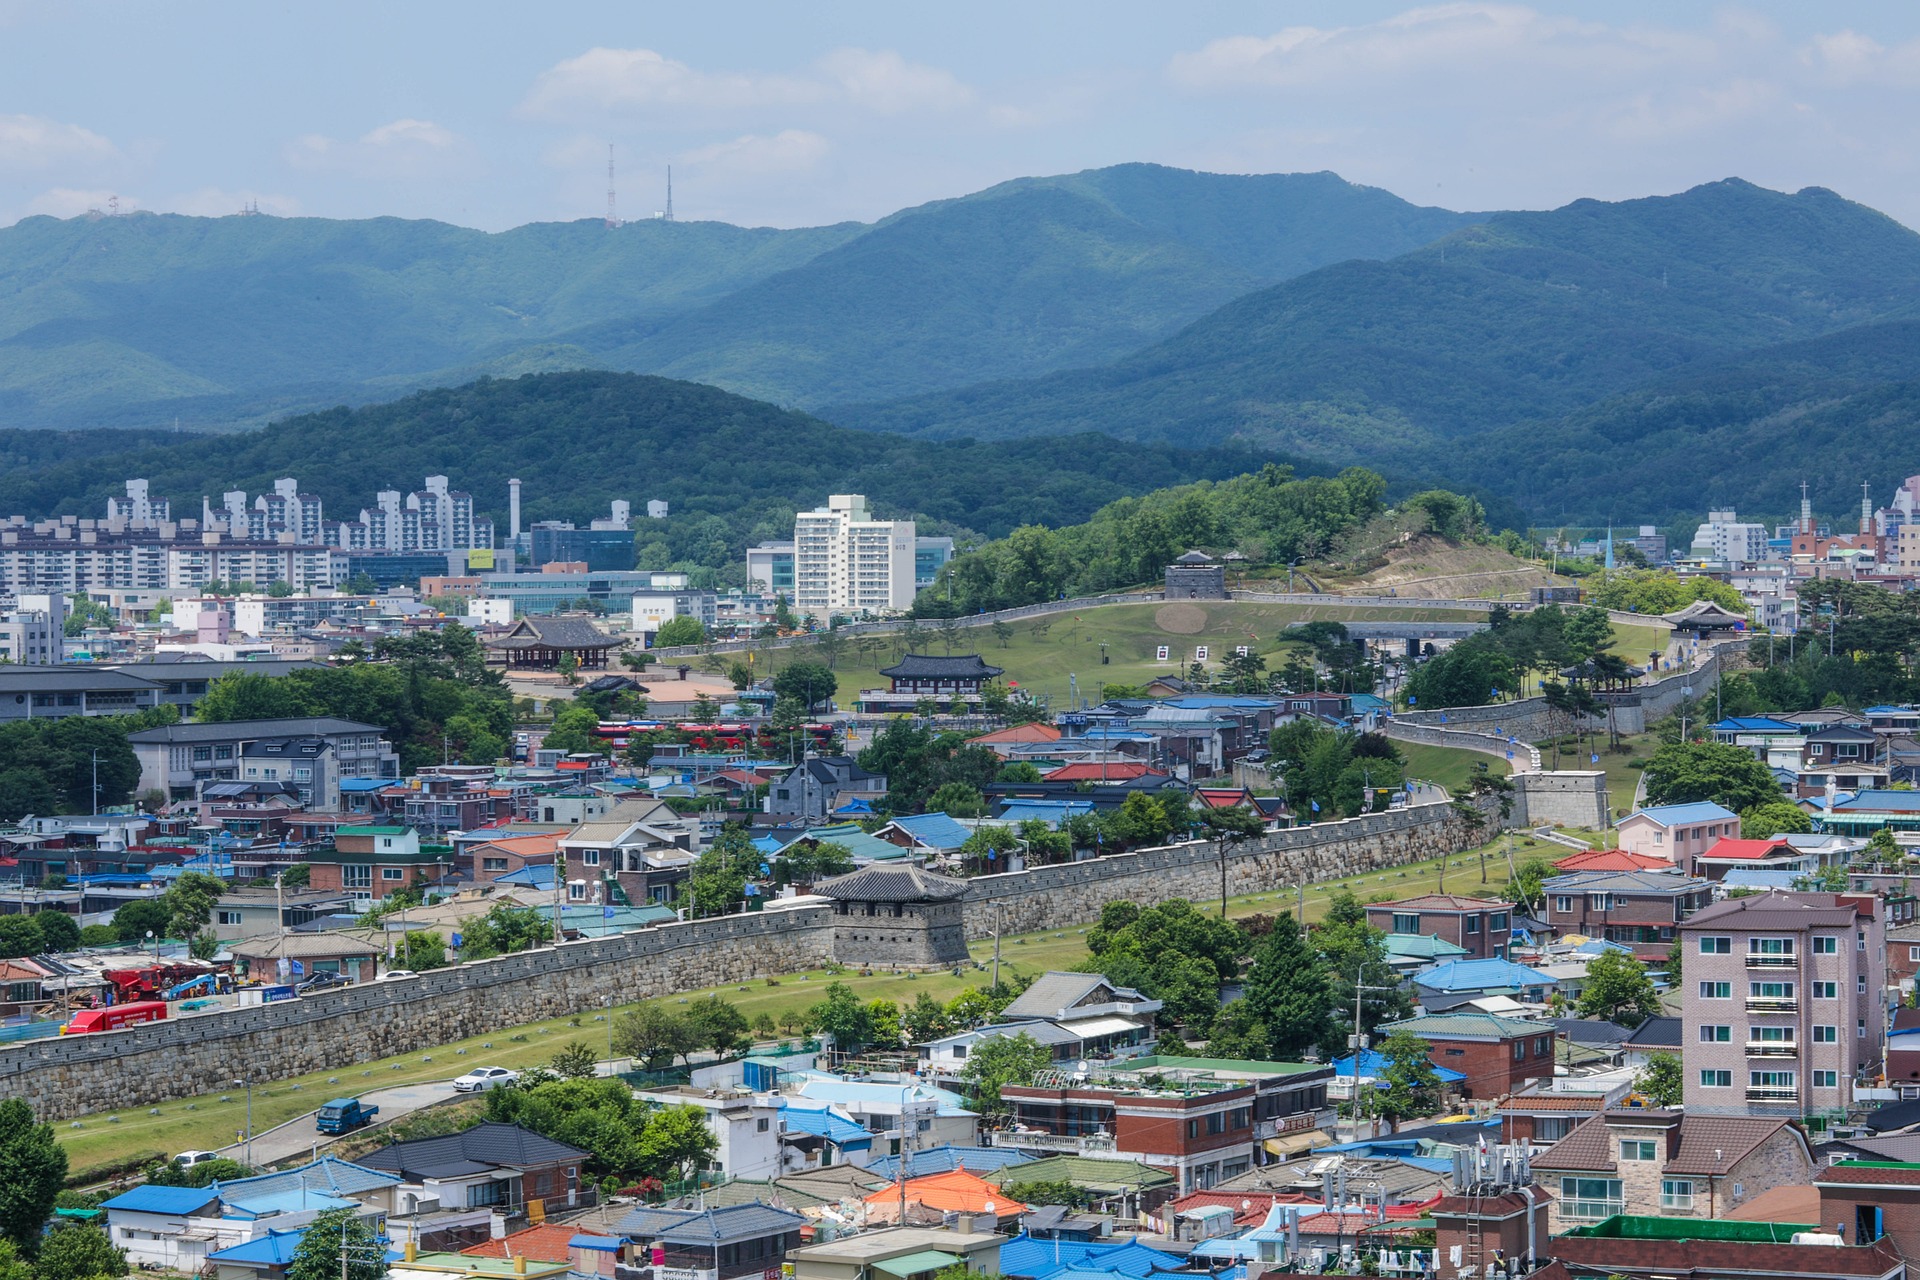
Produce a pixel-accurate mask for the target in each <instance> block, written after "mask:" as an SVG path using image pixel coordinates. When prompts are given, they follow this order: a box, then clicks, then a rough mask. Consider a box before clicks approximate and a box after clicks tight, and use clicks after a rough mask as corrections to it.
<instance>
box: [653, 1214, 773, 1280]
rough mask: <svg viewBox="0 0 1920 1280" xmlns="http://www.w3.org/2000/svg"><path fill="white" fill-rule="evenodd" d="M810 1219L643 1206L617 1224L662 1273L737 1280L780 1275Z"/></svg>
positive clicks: (700, 1279)
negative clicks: (771, 1274)
mask: <svg viewBox="0 0 1920 1280" xmlns="http://www.w3.org/2000/svg"><path fill="white" fill-rule="evenodd" d="M805 1226H807V1219H806V1218H804V1217H802V1216H801V1215H800V1214H797V1213H794V1212H793V1211H792V1210H790V1209H782V1208H778V1207H776V1206H774V1205H770V1204H758V1203H748V1204H732V1205H722V1206H719V1207H716V1208H711V1209H668V1208H656V1207H653V1206H645V1205H643V1206H639V1207H637V1208H635V1209H634V1210H633V1211H632V1212H630V1213H628V1214H627V1215H626V1216H625V1217H624V1218H622V1219H620V1221H619V1223H618V1224H616V1229H617V1230H618V1231H619V1232H620V1233H621V1234H622V1235H624V1236H625V1237H626V1238H627V1239H629V1240H631V1241H633V1243H634V1245H635V1247H636V1249H637V1251H638V1253H639V1254H640V1256H642V1257H644V1258H646V1259H647V1260H648V1262H649V1263H650V1264H651V1265H652V1266H653V1267H654V1268H655V1274H661V1273H662V1271H665V1272H667V1273H674V1274H685V1275H689V1276H692V1277H696V1278H698V1280H738V1278H739V1277H742V1276H753V1277H760V1276H764V1275H766V1274H767V1273H768V1272H772V1273H773V1274H775V1275H778V1274H780V1272H781V1267H782V1265H783V1264H784V1263H785V1262H786V1261H787V1259H788V1256H789V1254H791V1253H792V1251H793V1250H795V1249H797V1248H799V1246H800V1236H801V1229H802V1228H804V1227H805Z"/></svg>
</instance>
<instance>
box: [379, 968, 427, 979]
mask: <svg viewBox="0 0 1920 1280" xmlns="http://www.w3.org/2000/svg"><path fill="white" fill-rule="evenodd" d="M419 976H420V975H419V974H417V973H415V972H414V971H413V970H411V969H389V970H387V971H386V972H385V973H383V974H381V975H380V981H382V982H385V981H387V980H388V979H389V978H417V977H419Z"/></svg>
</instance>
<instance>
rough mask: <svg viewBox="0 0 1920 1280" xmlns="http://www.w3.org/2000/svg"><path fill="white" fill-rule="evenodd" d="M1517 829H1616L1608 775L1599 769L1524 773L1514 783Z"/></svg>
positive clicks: (1513, 820) (1514, 808) (1514, 811)
mask: <svg viewBox="0 0 1920 1280" xmlns="http://www.w3.org/2000/svg"><path fill="white" fill-rule="evenodd" d="M1512 823H1513V825H1514V826H1516V827H1538V826H1543V825H1553V826H1560V827H1587V828H1592V829H1595V830H1604V829H1606V828H1608V827H1611V826H1612V825H1613V816H1612V814H1611V813H1609V812H1608V809H1607V775H1606V774H1605V773H1602V772H1601V771H1600V770H1598V769H1567V770H1562V771H1560V772H1556V773H1522V774H1518V775H1516V776H1515V777H1514V779H1513V818H1512Z"/></svg>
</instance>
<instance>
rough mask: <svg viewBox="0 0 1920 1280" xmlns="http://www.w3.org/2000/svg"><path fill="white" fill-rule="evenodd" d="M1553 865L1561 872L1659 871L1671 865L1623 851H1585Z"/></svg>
mask: <svg viewBox="0 0 1920 1280" xmlns="http://www.w3.org/2000/svg"><path fill="white" fill-rule="evenodd" d="M1553 865H1554V866H1555V867H1557V868H1559V869H1560V870H1561V871H1659V870H1662V869H1664V868H1667V867H1671V866H1672V865H1673V864H1672V863H1671V862H1668V861H1667V860H1666V859H1665V858H1655V857H1651V856H1649V855H1647V854H1644V853H1629V852H1628V851H1627V850H1625V849H1587V850H1584V851H1582V852H1580V853H1571V854H1568V855H1567V856H1566V857H1564V858H1562V859H1560V860H1559V861H1558V862H1556V863H1554V864H1553Z"/></svg>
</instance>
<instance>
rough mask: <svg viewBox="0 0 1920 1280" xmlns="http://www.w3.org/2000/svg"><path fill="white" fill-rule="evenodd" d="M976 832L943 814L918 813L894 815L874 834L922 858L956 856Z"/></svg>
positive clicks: (877, 837)
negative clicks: (898, 816)
mask: <svg viewBox="0 0 1920 1280" xmlns="http://www.w3.org/2000/svg"><path fill="white" fill-rule="evenodd" d="M972 834H973V832H972V831H971V830H969V829H968V828H966V827H964V826H962V825H960V823H958V822H956V821H954V819H952V818H950V817H948V816H947V815H946V814H944V813H918V814H914V815H912V816H911V817H906V818H895V819H894V820H893V821H891V822H889V823H887V825H886V826H884V827H881V828H880V829H879V830H877V831H875V832H874V833H873V835H874V837H875V838H876V839H879V840H884V841H886V842H887V843H888V844H892V845H898V846H899V847H900V848H902V849H906V850H908V851H909V852H912V853H917V854H919V855H920V856H921V857H922V858H928V857H933V858H953V857H957V856H959V853H960V846H961V845H963V844H965V843H966V842H967V840H968V838H969V837H970V836H971V835H972Z"/></svg>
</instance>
